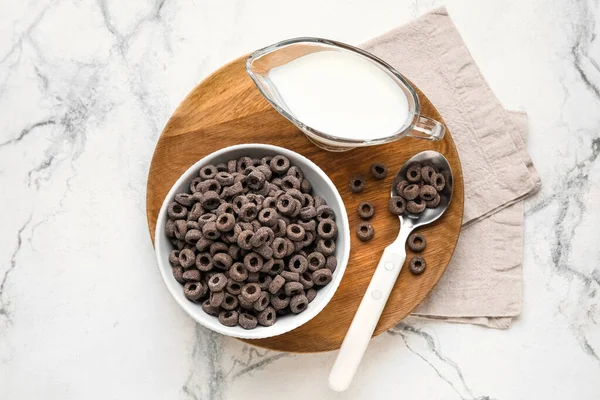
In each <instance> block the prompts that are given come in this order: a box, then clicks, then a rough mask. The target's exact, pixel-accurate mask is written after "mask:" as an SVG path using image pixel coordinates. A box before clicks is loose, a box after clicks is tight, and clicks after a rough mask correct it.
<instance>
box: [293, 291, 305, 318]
mask: <svg viewBox="0 0 600 400" xmlns="http://www.w3.org/2000/svg"><path fill="white" fill-rule="evenodd" d="M307 306H308V298H306V296H305V295H304V293H301V294H298V295H296V296H294V297H292V298H291V300H290V311H291V312H293V313H294V314H299V313H301V312H302V311H304V310H306V307H307Z"/></svg>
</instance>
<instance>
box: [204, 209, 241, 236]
mask: <svg viewBox="0 0 600 400" xmlns="http://www.w3.org/2000/svg"><path fill="white" fill-rule="evenodd" d="M216 226H217V229H218V230H219V231H221V232H228V231H230V230H232V229H233V227H234V226H235V217H234V216H233V214H229V213H225V214H221V215H219V217H218V218H217V222H216ZM209 239H210V238H209Z"/></svg>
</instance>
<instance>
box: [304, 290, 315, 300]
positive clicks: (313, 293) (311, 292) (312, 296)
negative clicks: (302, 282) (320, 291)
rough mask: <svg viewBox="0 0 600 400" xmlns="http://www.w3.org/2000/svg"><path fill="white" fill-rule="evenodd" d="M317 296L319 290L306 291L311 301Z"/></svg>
mask: <svg viewBox="0 0 600 400" xmlns="http://www.w3.org/2000/svg"><path fill="white" fill-rule="evenodd" d="M315 297H317V291H316V290H315V289H308V290H307V291H306V299H307V300H308V302H309V303H310V302H312V301H313V300H314V299H315Z"/></svg>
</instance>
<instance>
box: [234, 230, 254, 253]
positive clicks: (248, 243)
mask: <svg viewBox="0 0 600 400" xmlns="http://www.w3.org/2000/svg"><path fill="white" fill-rule="evenodd" d="M253 237H254V232H253V231H252V230H250V229H246V230H244V231H242V232H240V234H239V235H238V238H237V245H238V246H239V247H240V248H242V249H244V250H250V249H252V238H253Z"/></svg>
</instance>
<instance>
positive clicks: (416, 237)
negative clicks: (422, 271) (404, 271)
mask: <svg viewBox="0 0 600 400" xmlns="http://www.w3.org/2000/svg"><path fill="white" fill-rule="evenodd" d="M406 244H407V245H408V248H409V249H411V250H412V251H414V252H417V253H418V252H421V251H423V249H425V246H426V245H427V241H426V240H425V236H423V235H421V234H420V233H413V234H412V235H410V236H409V237H408V240H407V241H406Z"/></svg>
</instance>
